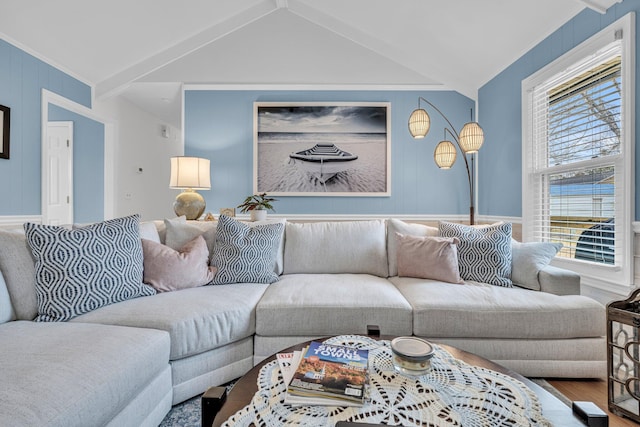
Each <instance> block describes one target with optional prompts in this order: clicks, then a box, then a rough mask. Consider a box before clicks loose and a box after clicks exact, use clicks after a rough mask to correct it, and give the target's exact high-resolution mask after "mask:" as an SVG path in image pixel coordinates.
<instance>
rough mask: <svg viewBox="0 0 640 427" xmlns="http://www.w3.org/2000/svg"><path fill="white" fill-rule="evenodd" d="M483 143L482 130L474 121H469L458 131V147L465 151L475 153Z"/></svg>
mask: <svg viewBox="0 0 640 427" xmlns="http://www.w3.org/2000/svg"><path fill="white" fill-rule="evenodd" d="M483 143H484V131H483V130H482V128H481V127H480V125H479V124H478V123H476V122H469V123H467V124H465V125H464V126H463V127H462V130H461V131H460V148H462V151H464V152H465V153H469V154H473V153H477V152H478V150H479V149H480V147H482V144H483Z"/></svg>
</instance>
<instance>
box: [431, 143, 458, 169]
mask: <svg viewBox="0 0 640 427" xmlns="http://www.w3.org/2000/svg"><path fill="white" fill-rule="evenodd" d="M457 155H458V153H457V151H456V146H455V145H453V143H452V142H451V141H440V142H439V143H438V145H437V146H436V150H435V151H434V152H433V160H434V161H435V162H436V165H438V167H439V168H440V169H451V166H453V164H454V163H455V162H456V156H457Z"/></svg>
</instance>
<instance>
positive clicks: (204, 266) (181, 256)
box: [142, 236, 217, 292]
mask: <svg viewBox="0 0 640 427" xmlns="http://www.w3.org/2000/svg"><path fill="white" fill-rule="evenodd" d="M142 252H143V254H144V273H143V276H144V277H143V279H142V281H143V282H144V283H146V284H149V285H151V286H153V287H154V288H155V289H156V290H157V291H158V292H168V291H177V290H180V289H187V288H195V287H197V286H202V285H206V284H207V283H210V282H211V281H212V280H213V276H214V275H215V274H216V270H217V269H216V267H209V250H208V249H207V243H206V242H205V240H204V238H203V237H202V236H198V237H196V238H195V239H193V240H191V241H190V242H188V243H187V244H186V245H184V246H183V247H182V248H181V249H180V250H179V251H176V250H175V249H171V248H170V247H168V246H165V245H163V244H160V243H156V242H154V241H151V240H147V239H142Z"/></svg>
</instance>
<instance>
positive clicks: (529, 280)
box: [511, 240, 562, 291]
mask: <svg viewBox="0 0 640 427" xmlns="http://www.w3.org/2000/svg"><path fill="white" fill-rule="evenodd" d="M560 249H562V243H551V242H529V243H520V242H517V241H515V240H513V241H512V242H511V281H513V283H515V284H516V285H518V286H521V287H523V288H527V289H532V290H534V291H539V290H540V280H539V279H538V273H540V270H542V269H543V268H545V267H546V266H547V265H549V263H550V262H551V260H552V259H553V258H554V257H555V256H556V254H557V253H558V251H559V250H560Z"/></svg>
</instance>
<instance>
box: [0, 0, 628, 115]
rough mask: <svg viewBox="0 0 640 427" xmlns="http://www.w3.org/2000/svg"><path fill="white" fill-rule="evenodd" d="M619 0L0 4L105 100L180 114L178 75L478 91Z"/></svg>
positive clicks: (6, 32) (0, 16)
mask: <svg viewBox="0 0 640 427" xmlns="http://www.w3.org/2000/svg"><path fill="white" fill-rule="evenodd" d="M617 1H619V0H535V1H531V0H438V1H436V0H322V1H319V0H185V1H182V2H176V1H169V0H135V1H131V0H109V1H101V2H98V1H95V0H56V1H51V0H0V37H2V38H4V39H5V40H7V41H9V42H11V43H13V44H15V45H17V46H18V47H20V48H22V49H24V50H26V51H27V52H29V53H32V54H34V55H36V56H38V57H40V58H42V59H44V60H46V61H47V62H49V63H51V64H52V65H55V66H57V67H59V68H60V69H62V70H63V71H65V72H67V73H69V74H71V75H72V76H74V77H77V78H79V79H80V80H82V81H84V82H86V83H88V84H90V85H92V86H94V87H95V95H96V97H97V98H98V99H100V98H104V97H108V96H111V95H114V94H123V95H124V96H126V97H127V98H129V99H130V100H131V101H133V102H135V103H137V104H139V105H140V106H143V108H146V109H152V110H153V108H154V106H155V111H154V113H155V114H157V115H159V116H161V118H163V117H162V115H163V114H169V115H171V118H169V117H164V119H165V120H167V121H169V122H175V117H176V114H175V111H172V110H174V106H175V102H174V101H175V99H176V97H177V96H178V95H179V92H180V91H179V87H180V86H179V84H180V83H191V84H216V85H261V86H264V85H300V86H306V85H324V86H326V87H340V86H345V87H346V86H349V87H363V88H364V87H367V86H373V85H375V86H380V85H382V86H394V87H398V86H409V87H425V88H432V87H433V88H435V87H438V88H446V89H453V90H457V91H458V92H460V93H463V94H465V95H467V96H469V97H471V98H475V97H476V94H477V89H478V88H479V87H480V86H482V85H483V84H484V83H486V82H487V81H489V80H490V79H491V78H493V77H494V76H495V75H496V74H498V73H499V72H500V71H501V70H503V69H504V68H505V67H507V66H508V65H509V64H511V63H512V62H513V61H515V60H516V59H517V58H519V57H520V56H522V54H524V53H525V52H526V51H527V50H529V49H530V48H532V47H533V46H535V44H537V43H538V42H540V41H541V40H543V39H544V38H545V37H546V36H548V35H549V34H550V33H552V32H553V31H554V30H556V29H557V28H558V27H560V26H561V25H562V24H564V23H565V22H567V21H568V20H569V19H571V18H572V17H573V16H574V15H575V14H577V13H578V12H580V11H582V10H583V9H584V8H585V7H589V8H591V9H594V10H596V11H598V12H600V13H603V12H604V11H606V9H607V8H608V7H610V6H611V5H612V4H613V3H616V2H617ZM161 99H162V100H163V101H160V100H161ZM163 109H164V110H167V111H166V112H163V111H162V110H163ZM173 124H175V123H173Z"/></svg>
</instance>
